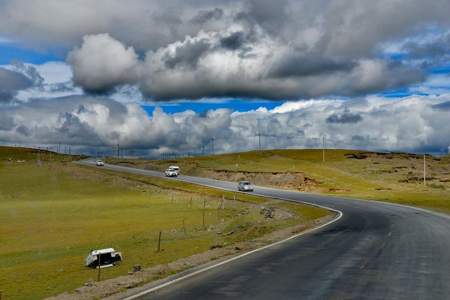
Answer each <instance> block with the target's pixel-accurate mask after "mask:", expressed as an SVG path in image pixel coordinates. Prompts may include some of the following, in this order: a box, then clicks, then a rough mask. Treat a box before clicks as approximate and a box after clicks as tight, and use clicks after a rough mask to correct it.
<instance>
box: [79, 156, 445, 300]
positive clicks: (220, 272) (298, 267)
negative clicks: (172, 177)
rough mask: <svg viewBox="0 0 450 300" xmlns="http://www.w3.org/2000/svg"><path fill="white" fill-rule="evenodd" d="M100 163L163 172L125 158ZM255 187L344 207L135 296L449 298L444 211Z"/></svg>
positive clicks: (187, 178)
mask: <svg viewBox="0 0 450 300" xmlns="http://www.w3.org/2000/svg"><path fill="white" fill-rule="evenodd" d="M84 163H86V164H92V163H91V162H84ZM104 168H106V169H110V170H115V171H122V172H130V173H135V174H142V175H150V176H163V175H162V174H161V173H159V172H154V171H147V170H139V169H134V168H127V167H122V166H112V165H106V166H105V167H104ZM178 180H183V181H188V182H192V183H198V184H204V185H208V186H214V187H219V188H225V189H231V190H235V189H236V183H230V182H223V181H217V180H211V179H205V178H197V177H191V176H179V178H178ZM255 193H257V194H260V195H264V196H268V197H278V198H284V199H288V200H292V201H305V202H309V203H313V204H318V205H323V206H327V207H330V208H333V209H337V210H340V211H341V212H343V214H344V215H343V217H342V218H341V219H339V220H338V221H337V222H335V223H333V224H331V225H329V226H327V227H325V228H323V229H320V230H318V231H315V232H313V233H310V234H307V235H305V236H302V237H299V238H296V239H293V240H290V241H288V242H286V243H283V244H281V245H277V246H275V247H271V248H268V249H265V250H263V251H260V252H257V253H255V254H252V255H249V256H246V257H243V258H241V259H239V260H236V261H233V262H231V263H228V264H225V265H223V266H221V267H218V268H215V269H212V270H209V271H207V272H204V273H202V274H199V275H197V276H194V277H191V278H189V279H186V280H183V281H180V282H177V283H175V284H172V285H170V286H167V287H165V288H163V289H160V290H158V291H156V292H153V293H151V294H147V295H144V296H142V297H141V298H139V299H277V298H278V299H414V300H416V299H450V218H449V217H448V216H444V215H440V214H436V213H431V212H428V211H425V210H418V209H414V208H410V207H405V206H397V205H392V204H387V203H382V202H373V201H361V200H351V199H342V198H335V197H326V196H319V195H311V194H304V193H299V192H294V191H286V190H278V189H270V188H264V187H255ZM449 201H450V199H449Z"/></svg>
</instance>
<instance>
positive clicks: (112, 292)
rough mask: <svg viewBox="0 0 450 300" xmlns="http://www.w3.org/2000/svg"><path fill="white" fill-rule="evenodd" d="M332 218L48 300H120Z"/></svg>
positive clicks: (91, 282) (92, 285)
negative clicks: (129, 292) (141, 288)
mask: <svg viewBox="0 0 450 300" xmlns="http://www.w3.org/2000/svg"><path fill="white" fill-rule="evenodd" d="M333 218H334V216H332V215H329V216H326V217H323V218H320V219H316V220H315V221H312V222H310V223H307V224H302V225H297V226H293V227H289V228H285V229H282V230H278V231H274V232H272V233H270V234H267V235H264V236H263V237H260V238H257V239H254V240H251V241H246V242H241V243H236V244H233V245H229V246H225V247H214V248H213V249H211V250H208V251H206V252H204V253H200V254H195V255H192V256H190V257H187V258H183V259H179V260H177V261H174V262H171V263H169V264H165V265H157V266H154V267H151V268H146V269H142V270H141V271H138V272H130V273H129V274H128V275H125V276H119V277H116V278H113V279H108V280H104V281H101V282H94V281H90V282H87V283H85V285H84V286H83V287H79V288H77V289H76V290H75V291H74V292H73V293H67V292H66V293H63V294H60V295H57V296H55V297H50V298H47V299H51V300H75V299H86V300H87V299H100V298H106V297H109V298H108V299H110V300H113V299H121V298H123V295H121V294H119V293H122V292H124V291H126V290H129V289H131V288H135V287H139V286H142V285H144V284H146V283H149V282H152V281H155V280H158V279H162V278H164V277H167V276H169V275H172V274H174V273H178V272H181V271H184V270H187V269H189V268H192V267H195V266H200V265H203V264H206V263H208V262H211V261H213V260H217V259H219V258H223V259H225V258H227V257H230V256H233V255H236V254H239V253H243V252H246V251H249V250H252V249H256V248H259V247H261V246H264V245H267V244H270V243H273V242H276V241H278V240H282V239H285V238H288V237H290V236H292V235H294V234H297V233H300V232H302V231H305V230H306V229H309V228H311V227H314V226H319V225H321V224H324V223H326V222H328V221H330V220H331V219H333Z"/></svg>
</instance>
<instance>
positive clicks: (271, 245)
mask: <svg viewBox="0 0 450 300" xmlns="http://www.w3.org/2000/svg"><path fill="white" fill-rule="evenodd" d="M264 197H265V198H268V197H266V196H264ZM270 198H273V197H270ZM278 199H280V200H286V201H289V200H287V199H282V198H278ZM304 203H306V202H304ZM307 204H309V203H307ZM314 206H319V207H322V208H325V209H327V210H330V211H333V212H336V213H337V216H336V217H335V218H333V219H332V220H330V221H328V222H326V223H324V224H321V225H319V226H317V227H313V228H310V229H307V230H305V231H303V232H300V233H298V234H295V235H292V236H290V237H288V238H285V239H283V240H280V241H277V242H274V243H271V244H268V245H265V246H262V247H260V248H256V249H253V250H250V251H248V252H245V253H242V254H239V255H237V256H233V257H231V258H229V259H226V260H224V261H221V262H218V263H216V264H214V265H211V266H207V267H204V268H202V269H200V270H196V271H194V272H192V273H189V274H186V275H184V276H181V277H178V278H174V279H172V280H169V281H167V282H164V283H162V284H160V285H157V286H154V287H152V288H149V289H147V290H144V291H141V292H139V293H137V294H134V295H131V296H128V297H125V298H121V299H122V300H133V299H137V298H139V297H142V296H145V295H147V294H150V293H153V292H155V291H158V290H160V289H163V288H165V287H167V286H169V285H172V284H175V283H177V282H180V281H183V280H185V279H188V278H191V277H194V276H196V275H199V274H202V273H204V272H207V271H209V270H211V269H215V268H217V267H220V266H222V265H225V264H227V263H230V262H233V261H235V260H238V259H240V258H243V257H246V256H249V255H251V254H254V253H257V252H260V251H263V250H265V249H268V248H271V247H274V246H277V245H280V244H283V243H285V242H288V241H290V240H293V239H295V238H298V237H301V236H304V235H307V234H309V233H312V232H314V231H317V230H319V229H322V228H324V227H326V226H328V225H331V224H333V223H335V222H337V221H339V220H340V219H341V218H342V217H343V216H344V213H343V212H341V211H340V210H337V209H333V208H327V207H325V206H320V205H314Z"/></svg>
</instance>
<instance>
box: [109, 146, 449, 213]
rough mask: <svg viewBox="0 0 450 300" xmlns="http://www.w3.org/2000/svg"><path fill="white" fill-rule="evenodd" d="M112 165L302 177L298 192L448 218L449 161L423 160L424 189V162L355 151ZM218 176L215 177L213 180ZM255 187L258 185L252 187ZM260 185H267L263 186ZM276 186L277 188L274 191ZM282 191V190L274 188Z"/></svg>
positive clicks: (305, 151) (304, 151)
mask: <svg viewBox="0 0 450 300" xmlns="http://www.w3.org/2000/svg"><path fill="white" fill-rule="evenodd" d="M109 161H110V162H112V163H119V164H130V165H134V166H136V167H142V168H149V169H156V170H163V169H164V168H165V167H167V165H169V164H177V165H179V166H180V167H181V169H182V172H183V173H185V174H190V175H197V176H204V175H208V176H214V172H220V176H222V177H220V178H223V176H224V175H223V174H224V173H225V174H227V173H228V174H230V178H231V174H233V173H239V172H240V173H242V174H243V176H246V175H248V174H249V173H265V174H270V173H277V172H278V173H280V172H281V173H283V172H284V173H286V174H289V173H301V174H304V176H305V178H306V179H307V183H308V184H307V185H300V184H299V185H298V189H299V190H301V191H307V192H313V193H323V194H329V195H337V196H345V197H353V198H366V199H372V200H382V201H388V202H395V203H402V204H407V205H413V206H418V207H423V208H428V209H432V210H436V211H439V212H445V213H450V156H445V157H440V158H438V157H433V156H429V155H428V156H427V158H426V161H427V162H426V164H427V185H426V186H424V185H423V183H422V176H423V173H422V172H423V157H422V156H417V155H411V154H406V153H374V152H366V151H359V150H342V149H333V150H331V149H328V150H326V151H325V162H323V161H322V150H319V149H300V150H266V151H250V152H244V153H233V154H223V155H215V156H204V157H186V158H180V159H172V160H165V161H164V160H163V161H161V160H160V161H155V160H127V159H112V158H110V159H109ZM217 176H219V175H217ZM255 183H256V184H258V182H255ZM260 184H261V185H270V184H267V182H261V183H260ZM272 186H277V185H272ZM278 187H282V188H283V186H282V185H281V186H278Z"/></svg>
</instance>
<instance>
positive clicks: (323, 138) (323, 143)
mask: <svg viewBox="0 0 450 300" xmlns="http://www.w3.org/2000/svg"><path fill="white" fill-rule="evenodd" d="M322 162H325V136H322Z"/></svg>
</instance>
